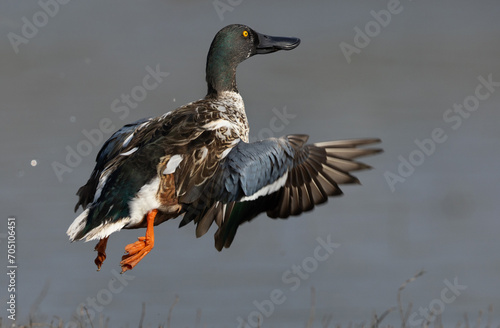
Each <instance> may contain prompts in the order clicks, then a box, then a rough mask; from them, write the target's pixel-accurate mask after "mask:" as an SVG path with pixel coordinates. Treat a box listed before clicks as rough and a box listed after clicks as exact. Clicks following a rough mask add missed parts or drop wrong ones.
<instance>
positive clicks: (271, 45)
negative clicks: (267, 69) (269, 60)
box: [256, 33, 300, 54]
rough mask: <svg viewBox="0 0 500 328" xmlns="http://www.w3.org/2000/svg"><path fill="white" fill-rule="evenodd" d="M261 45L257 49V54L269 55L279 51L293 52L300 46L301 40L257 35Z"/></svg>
mask: <svg viewBox="0 0 500 328" xmlns="http://www.w3.org/2000/svg"><path fill="white" fill-rule="evenodd" d="M257 36H258V38H259V44H258V45H257V48H256V53H257V54H269V53H272V52H275V51H278V50H292V49H294V48H296V47H297V46H298V45H299V44H300V39H299V38H292V37H290V38H289V37H284V36H270V35H265V34H261V33H257Z"/></svg>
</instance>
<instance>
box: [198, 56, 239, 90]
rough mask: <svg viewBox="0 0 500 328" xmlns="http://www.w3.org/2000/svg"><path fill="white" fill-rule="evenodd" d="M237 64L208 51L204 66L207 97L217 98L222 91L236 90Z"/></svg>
mask: <svg viewBox="0 0 500 328" xmlns="http://www.w3.org/2000/svg"><path fill="white" fill-rule="evenodd" d="M237 65H238V64H237V63H235V62H234V61H233V60H228V59H227V58H225V56H222V55H218V54H217V53H216V52H214V53H212V51H211V52H209V54H208V59H207V67H206V74H207V75H206V80H207V86H208V92H207V98H217V97H218V95H220V94H221V93H222V92H224V91H232V92H238V88H237V87H236V66H237Z"/></svg>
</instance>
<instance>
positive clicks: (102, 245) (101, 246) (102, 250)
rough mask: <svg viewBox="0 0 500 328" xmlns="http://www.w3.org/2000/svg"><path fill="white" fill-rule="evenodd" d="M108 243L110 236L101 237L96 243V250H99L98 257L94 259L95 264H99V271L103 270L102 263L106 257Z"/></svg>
mask: <svg viewBox="0 0 500 328" xmlns="http://www.w3.org/2000/svg"><path fill="white" fill-rule="evenodd" d="M107 244H108V237H106V238H103V239H100V240H99V242H98V243H97V245H95V248H94V251H97V257H96V258H95V260H94V263H95V265H97V271H100V270H101V266H102V263H103V262H104V260H105V259H106V246H107Z"/></svg>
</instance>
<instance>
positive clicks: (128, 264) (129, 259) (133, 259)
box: [120, 241, 153, 273]
mask: <svg viewBox="0 0 500 328" xmlns="http://www.w3.org/2000/svg"><path fill="white" fill-rule="evenodd" d="M137 243H140V242H139V241H136V242H135V243H134V244H130V245H128V246H127V247H129V246H134V247H135V244H137ZM141 243H142V245H143V247H142V249H139V250H137V249H136V248H134V251H135V253H132V254H131V253H127V254H125V255H123V256H122V261H121V262H120V265H121V267H122V272H121V273H124V272H126V271H128V270H132V269H133V268H134V267H135V266H136V265H137V264H138V263H139V262H140V261H141V260H142V259H143V258H144V256H146V255H147V254H148V253H149V252H150V251H151V250H152V249H153V246H152V245H148V244H145V243H144V242H141Z"/></svg>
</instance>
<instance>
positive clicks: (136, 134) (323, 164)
mask: <svg viewBox="0 0 500 328" xmlns="http://www.w3.org/2000/svg"><path fill="white" fill-rule="evenodd" d="M299 43H300V40H299V39H298V38H290V37H274V36H267V35H263V34H260V33H257V32H256V31H254V30H253V29H251V28H250V27H248V26H245V25H239V24H234V25H229V26H226V27H224V28H223V29H222V30H220V31H219V32H218V33H217V35H216V36H215V38H214V40H213V41H212V44H211V46H210V50H209V52H208V56H207V65H206V81H207V84H208V93H207V95H206V96H205V98H203V99H201V100H198V101H195V102H192V103H189V104H187V105H184V106H182V107H179V108H177V109H175V110H173V111H171V112H168V113H166V114H164V115H162V116H159V117H154V118H148V119H142V120H139V121H137V122H134V123H131V124H128V125H125V126H124V127H122V128H121V129H120V130H118V131H117V132H115V133H114V134H113V135H112V136H111V138H109V140H107V141H106V143H105V144H104V145H103V147H102V149H101V150H100V151H99V153H98V155H97V158H96V166H95V168H94V171H93V172H92V175H91V176H90V179H89V180H88V182H87V183H86V184H85V185H84V186H82V187H81V188H80V189H79V190H78V192H77V195H78V196H79V197H80V198H79V201H78V203H77V204H76V207H75V211H76V210H77V209H78V207H79V206H81V207H82V209H84V211H83V212H82V213H81V214H80V215H79V216H78V217H77V218H76V219H75V220H74V222H73V223H72V224H71V226H70V227H69V229H68V231H67V234H68V235H69V238H70V240H71V241H74V240H81V239H85V240H86V241H89V240H93V239H95V240H99V242H98V243H97V245H96V247H95V250H97V252H98V255H97V258H96V259H95V264H96V265H97V268H98V270H99V269H100V268H101V265H102V263H103V261H104V260H105V258H106V252H105V250H106V244H107V240H108V237H109V235H110V234H112V233H113V232H116V231H119V230H120V229H122V228H125V229H137V228H143V227H146V235H145V236H144V237H139V238H138V239H139V240H138V241H136V242H135V243H132V244H129V245H127V246H126V247H125V251H126V254H125V255H124V256H123V257H122V261H121V262H120V264H121V267H122V272H125V271H127V270H130V269H132V268H133V267H135V266H136V265H137V263H139V261H141V260H142V258H143V257H144V256H145V255H146V254H148V253H149V252H150V251H151V249H152V248H153V246H154V232H153V228H154V226H156V225H158V224H160V223H162V222H164V221H166V220H169V219H173V218H176V217H178V216H180V215H183V219H182V221H181V222H180V226H184V225H185V224H187V223H189V222H191V221H194V223H195V224H196V236H197V237H200V236H202V235H203V234H205V233H206V232H207V231H208V229H209V228H210V226H211V225H212V223H213V222H214V221H215V223H216V224H217V226H218V230H217V232H216V233H215V247H216V248H217V250H219V251H220V250H221V249H222V248H223V247H229V246H230V245H231V242H232V241H233V238H234V236H235V234H236V230H237V229H238V227H239V225H240V224H242V223H244V222H246V221H250V220H252V219H253V218H255V217H256V216H257V215H259V214H260V213H263V212H266V213H267V215H268V216H269V217H271V218H287V217H289V216H290V215H299V214H301V213H302V212H306V211H310V210H312V209H313V207H314V206H315V205H317V204H320V203H324V202H326V201H327V199H328V196H336V195H340V194H341V193H342V191H341V190H340V189H339V187H338V184H347V183H359V181H358V179H357V178H355V177H354V176H352V175H351V174H350V173H349V172H350V171H355V170H361V169H367V168H369V166H368V165H365V164H362V163H359V162H356V161H355V160H353V159H355V158H357V157H360V156H365V155H370V154H374V153H377V152H379V151H380V150H379V149H373V148H359V147H358V146H363V145H368V144H372V143H376V142H379V140H378V139H353V140H342V141H328V142H320V143H314V144H306V141H307V139H308V136H307V135H288V136H284V137H281V138H270V139H266V140H262V141H257V142H253V143H249V142H248V130H249V128H248V121H247V117H246V114H245V107H244V104H243V100H242V98H241V96H240V94H239V93H238V89H237V87H236V79H235V76H236V67H237V66H238V64H239V63H241V62H242V61H244V60H245V59H247V58H250V57H252V56H253V55H256V54H269V53H272V52H276V51H278V50H291V49H294V48H295V47H297V46H298V45H299Z"/></svg>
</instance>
